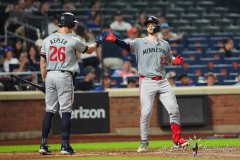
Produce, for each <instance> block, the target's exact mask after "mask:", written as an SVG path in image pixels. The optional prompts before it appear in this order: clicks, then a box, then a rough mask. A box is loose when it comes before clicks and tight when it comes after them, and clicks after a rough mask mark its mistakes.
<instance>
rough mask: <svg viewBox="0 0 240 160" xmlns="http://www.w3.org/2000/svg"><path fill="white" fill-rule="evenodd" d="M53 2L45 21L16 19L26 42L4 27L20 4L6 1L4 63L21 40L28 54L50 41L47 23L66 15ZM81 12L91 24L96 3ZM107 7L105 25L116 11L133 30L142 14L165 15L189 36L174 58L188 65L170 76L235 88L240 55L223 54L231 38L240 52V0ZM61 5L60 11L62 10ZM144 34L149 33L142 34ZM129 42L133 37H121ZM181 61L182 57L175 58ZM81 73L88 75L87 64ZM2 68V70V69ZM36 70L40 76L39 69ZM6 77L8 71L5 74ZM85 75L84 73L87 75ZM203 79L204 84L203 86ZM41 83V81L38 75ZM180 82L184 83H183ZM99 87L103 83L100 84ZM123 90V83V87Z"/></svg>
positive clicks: (136, 1)
mask: <svg viewBox="0 0 240 160" xmlns="http://www.w3.org/2000/svg"><path fill="white" fill-rule="evenodd" d="M50 2H51V3H52V5H51V8H50V10H49V11H48V12H47V13H46V14H44V15H42V16H39V15H38V14H36V13H33V12H32V13H31V14H29V15H27V16H26V19H25V20H24V21H20V20H19V19H17V20H16V19H13V20H12V24H15V23H16V24H18V25H23V26H24V27H25V30H26V33H27V34H26V35H25V37H21V36H16V35H15V34H12V33H10V32H9V33H6V29H7V30H8V31H12V32H14V31H13V30H11V28H4V24H5V22H6V20H7V18H8V17H6V14H5V13H4V12H5V9H6V7H7V6H8V5H9V4H15V3H16V1H15V0H0V8H1V10H0V15H1V17H2V18H1V20H0V23H1V25H0V26H1V28H0V33H1V36H0V40H1V51H0V53H1V54H0V56H1V59H4V47H5V46H11V45H13V44H14V41H15V40H16V38H20V39H22V40H23V41H24V42H25V43H24V44H25V46H26V48H25V49H27V48H28V47H29V46H30V45H32V44H34V43H35V41H36V40H37V39H38V38H44V37H46V36H47V34H46V33H48V32H47V24H48V23H49V21H50V19H51V18H52V16H55V15H57V14H59V13H62V12H64V11H65V10H62V7H61V6H62V5H61V3H60V5H59V3H53V2H52V1H50ZM72 2H73V4H74V6H75V10H71V12H73V13H74V14H75V16H76V17H77V19H78V20H79V21H80V22H81V23H83V24H85V25H87V23H88V22H89V17H88V16H87V15H86V13H87V12H89V9H90V8H89V5H90V3H91V2H92V1H87V0H79V1H77V0H72ZM100 2H101V8H100V9H99V10H96V11H97V12H99V14H100V15H101V25H103V24H106V23H108V24H109V23H111V22H113V15H114V13H115V12H116V10H121V11H122V13H123V16H124V20H125V21H127V22H129V23H131V24H132V25H133V24H135V23H136V22H137V19H138V15H139V13H140V12H142V11H144V12H146V13H147V15H155V16H157V15H159V14H160V13H161V14H162V13H164V15H165V17H166V21H167V23H168V24H169V25H170V27H171V30H172V31H174V32H177V33H179V32H185V33H186V34H185V36H184V37H183V39H182V40H179V41H169V43H170V45H171V47H172V51H173V53H174V54H181V55H182V56H183V57H184V60H185V62H184V64H183V66H167V67H166V71H167V72H168V71H175V72H176V74H177V75H179V74H181V73H187V74H188V76H189V77H190V78H191V79H192V81H193V82H194V83H195V84H196V85H205V81H204V77H205V75H206V74H207V72H210V71H211V72H214V73H215V74H216V75H217V77H218V84H219V85H233V84H235V83H236V82H237V81H236V76H237V74H238V73H239V71H240V67H239V64H240V52H238V53H236V54H235V56H233V57H231V58H226V57H225V55H224V53H220V52H219V51H218V49H219V48H221V47H223V39H224V38H225V37H228V38H231V39H233V41H234V44H235V48H236V49H237V50H240V2H239V1H237V0H231V1H229V0H219V1H218V0H204V1H194V0H181V1H176V0H159V1H156V0H128V1H127V0H116V1H111V0H106V1H100ZM59 6H60V7H59ZM91 31H92V32H93V33H94V34H95V35H97V34H99V33H100V32H101V28H96V29H92V30H91ZM142 32H145V31H144V30H142ZM120 34H122V36H123V37H125V38H126V37H127V32H120ZM175 56H176V55H175ZM79 66H80V69H81V70H83V66H82V64H81V62H79ZM2 67H3V66H2V63H0V70H3V69H2ZM35 71H39V68H38V69H36V70H35ZM2 73H3V72H2ZM81 73H83V71H81ZM82 78H83V75H81V74H80V75H77V77H76V78H75V83H77V81H78V80H81V79H82ZM202 80H203V81H202ZM37 82H41V78H40V76H38V79H37ZM177 83H178V81H177ZM96 85H99V82H98V83H97V84H96ZM118 85H119V87H124V86H122V85H121V81H119V83H118Z"/></svg>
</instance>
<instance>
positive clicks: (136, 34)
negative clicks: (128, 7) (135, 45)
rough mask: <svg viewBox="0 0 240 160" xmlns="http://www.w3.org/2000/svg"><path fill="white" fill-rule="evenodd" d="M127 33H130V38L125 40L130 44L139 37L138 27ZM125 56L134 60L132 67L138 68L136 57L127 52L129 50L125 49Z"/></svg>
mask: <svg viewBox="0 0 240 160" xmlns="http://www.w3.org/2000/svg"><path fill="white" fill-rule="evenodd" d="M127 33H128V38H126V39H124V41H125V42H130V41H132V40H134V39H136V38H138V37H139V31H138V29H137V28H136V27H132V28H131V29H129V30H128V32H127ZM123 55H124V56H126V55H128V56H130V57H131V59H132V66H133V67H135V68H137V62H136V56H135V55H134V54H133V53H131V52H127V50H125V49H123Z"/></svg>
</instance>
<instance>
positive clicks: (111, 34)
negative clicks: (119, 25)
mask: <svg viewBox="0 0 240 160" xmlns="http://www.w3.org/2000/svg"><path fill="white" fill-rule="evenodd" d="M108 32H109V33H110V34H109V35H108V36H107V38H106V40H107V41H109V42H115V41H116V37H115V36H114V34H113V33H112V31H111V30H108Z"/></svg>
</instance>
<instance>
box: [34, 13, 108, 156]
mask: <svg viewBox="0 0 240 160" xmlns="http://www.w3.org/2000/svg"><path fill="white" fill-rule="evenodd" d="M75 23H77V21H76V19H75V16H74V15H73V14H72V13H68V12H66V13H62V14H61V15H60V17H59V27H60V29H59V30H58V31H57V32H56V33H53V34H51V35H49V36H48V37H46V38H45V39H44V41H43V44H42V48H41V59H40V68H41V75H42V79H43V81H44V83H45V84H46V90H45V92H46V96H45V102H46V114H45V117H44V119H43V123H42V143H41V145H40V149H39V153H40V154H51V151H50V150H49V149H48V145H47V138H48V134H49V131H50V128H51V125H52V118H53V115H54V113H56V112H57V110H58V108H59V111H60V112H61V114H62V120H61V131H62V132H61V133H62V134H61V135H62V145H61V154H73V153H74V152H75V151H74V150H73V148H72V147H71V146H70V144H69V141H70V126H71V111H72V104H73V91H74V90H73V75H74V72H75V67H76V66H75V65H76V62H77V54H76V51H77V52H80V53H87V54H91V53H92V52H93V51H95V50H96V49H97V48H98V46H99V45H100V44H101V43H102V42H103V40H105V38H106V36H107V35H108V34H109V33H108V32H107V31H106V32H103V33H102V34H101V35H100V36H99V37H98V38H97V39H96V41H95V43H93V44H91V45H89V46H87V45H85V44H83V43H82V42H81V41H80V40H78V39H76V38H74V37H72V36H71V35H70V34H69V33H72V29H73V28H74V26H75ZM44 83H43V85H44Z"/></svg>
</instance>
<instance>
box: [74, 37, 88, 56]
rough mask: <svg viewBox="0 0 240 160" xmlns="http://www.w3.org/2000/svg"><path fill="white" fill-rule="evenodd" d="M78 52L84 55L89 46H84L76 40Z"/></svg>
mask: <svg viewBox="0 0 240 160" xmlns="http://www.w3.org/2000/svg"><path fill="white" fill-rule="evenodd" d="M74 47H75V49H76V51H78V52H80V53H83V52H84V51H86V50H87V47H88V46H87V45H85V44H83V43H82V42H81V41H80V40H78V39H76V41H75V45H74Z"/></svg>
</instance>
